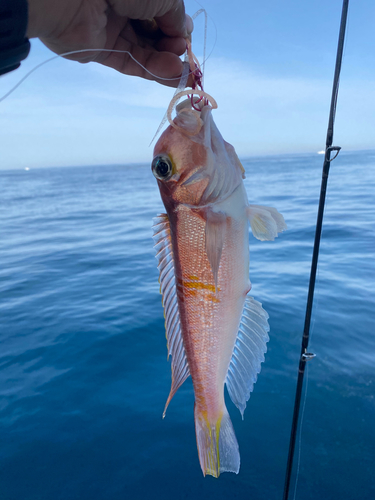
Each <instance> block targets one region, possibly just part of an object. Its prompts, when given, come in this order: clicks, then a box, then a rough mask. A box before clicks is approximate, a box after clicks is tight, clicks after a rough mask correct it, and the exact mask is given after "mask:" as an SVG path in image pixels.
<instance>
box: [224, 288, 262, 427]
mask: <svg viewBox="0 0 375 500" xmlns="http://www.w3.org/2000/svg"><path fill="white" fill-rule="evenodd" d="M268 332H269V326H268V314H267V313H266V311H265V310H264V309H263V307H262V304H261V303H260V302H258V301H256V300H255V299H253V297H250V296H247V297H246V300H245V305H244V309H243V313H242V317H241V321H240V327H239V330H238V335H237V339H236V343H235V344H234V348H233V353H232V359H231V361H230V364H229V368H228V372H227V376H226V379H225V383H226V385H227V389H228V393H229V396H230V398H231V400H232V401H233V403H234V404H235V405H236V406H237V408H238V409H239V410H240V412H241V415H242V418H243V413H244V411H245V408H246V402H247V401H248V399H249V398H250V393H251V392H252V390H253V388H254V384H255V382H256V380H257V376H258V373H259V372H260V368H261V364H262V363H263V361H264V354H265V353H266V351H267V342H268V340H269V337H268Z"/></svg>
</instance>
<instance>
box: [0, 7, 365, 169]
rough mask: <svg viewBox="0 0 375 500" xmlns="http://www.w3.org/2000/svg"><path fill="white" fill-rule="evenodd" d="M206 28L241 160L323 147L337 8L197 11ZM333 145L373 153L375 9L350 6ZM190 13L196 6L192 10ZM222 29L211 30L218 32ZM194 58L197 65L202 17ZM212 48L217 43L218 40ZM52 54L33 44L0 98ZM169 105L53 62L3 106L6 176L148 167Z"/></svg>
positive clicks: (221, 111)
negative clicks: (38, 170)
mask: <svg viewBox="0 0 375 500" xmlns="http://www.w3.org/2000/svg"><path fill="white" fill-rule="evenodd" d="M201 3H202V5H203V6H204V7H205V8H206V10H207V12H208V14H209V16H210V18H211V19H210V20H209V31H208V39H207V49H208V53H209V52H210V51H211V49H212V48H213V52H212V53H211V55H210V57H209V59H208V61H207V64H206V74H205V90H206V91H207V92H208V93H210V94H211V95H212V96H214V97H215V99H216V100H217V102H218V105H219V107H218V109H217V110H216V111H215V112H214V118H215V121H216V123H217V125H218V127H219V129H220V130H221V133H222V135H223V137H224V138H225V139H226V140H227V141H228V142H230V143H232V144H233V145H234V147H235V148H236V150H237V153H238V154H239V156H240V157H246V156H253V155H269V154H279V153H282V154H285V153H301V152H316V151H319V150H321V149H323V148H324V144H325V135H326V127H327V121H328V111H329V104H330V96H331V88H332V77H333V70H334V63H335V55H336V48H337V36H338V30H339V23H340V16H341V6H342V2H341V0H329V1H327V0H314V1H306V0H293V1H292V0H284V1H280V0H263V1H262V2H260V1H259V0H258V1H256V2H255V1H251V0H247V1H246V0H238V1H232V2H218V1H217V0H206V1H202V2H201ZM350 3H351V5H350V7H349V22H348V32H347V40H346V44H345V52H344V59H343V68H342V74H341V84H340V94H339V101H338V110H337V117H336V128H335V140H334V142H335V143H336V144H338V145H340V146H342V147H343V148H344V149H347V150H353V149H373V148H375V63H374V59H375V36H374V24H375V2H374V1H373V0H362V1H361V0H357V1H356V2H354V1H353V0H351V2H350ZM185 5H186V10H187V12H188V13H189V14H193V13H194V12H195V11H196V10H198V9H199V8H200V6H199V5H198V4H197V3H196V2H195V1H190V0H189V1H186V2H185ZM213 22H214V23H215V26H216V29H215V27H214V24H213ZM195 26H196V27H195V31H194V36H193V50H194V52H195V53H196V54H197V55H198V56H199V57H201V55H202V42H203V17H202V16H200V17H199V18H198V19H197V20H196V23H195ZM215 37H217V39H216V45H215V46H214V47H213V45H214V41H215ZM52 55H53V54H52V53H51V52H50V51H49V50H48V49H47V48H45V47H44V46H43V45H42V44H41V43H40V42H38V41H36V40H33V41H32V49H31V54H30V56H29V57H28V59H27V60H26V61H25V62H24V63H23V64H22V66H21V68H20V69H19V70H17V71H15V72H13V73H11V74H8V75H5V76H3V77H0V96H2V95H3V94H5V93H6V92H7V91H8V90H9V89H10V88H11V87H12V86H13V85H14V84H16V83H17V82H18V81H19V80H20V79H21V78H22V77H23V76H24V75H25V74H26V73H27V72H28V71H29V70H30V69H32V68H33V67H34V66H36V65H37V64H38V63H40V62H42V61H44V60H45V59H48V58H49V57H51V56H52ZM172 95H173V90H172V89H169V88H164V87H162V86H160V85H158V84H156V83H153V82H148V81H143V80H141V79H137V78H134V77H129V76H125V75H121V74H119V73H116V72H115V71H114V70H111V69H109V68H106V67H104V66H100V65H98V64H95V63H91V64H87V65H81V64H78V63H75V62H72V61H66V60H63V59H58V60H55V61H53V62H51V63H49V64H47V65H45V66H43V67H42V68H40V69H39V70H38V71H37V72H35V73H33V74H32V75H31V76H30V77H29V78H28V79H27V80H26V81H25V82H24V83H23V84H22V85H21V87H20V88H19V89H17V90H16V91H15V92H14V93H13V94H12V95H11V96H10V97H9V98H8V99H6V100H5V101H3V102H2V103H0V129H1V134H0V151H1V156H0V168H6V169H8V168H25V167H31V168H34V167H47V166H73V165H77V166H78V165H101V164H114V163H119V164H126V163H132V162H149V161H151V158H152V148H150V147H149V143H150V141H151V139H152V137H153V135H154V133H155V131H156V129H157V128H158V125H159V123H160V121H161V119H162V117H163V115H164V112H165V110H166V108H167V106H168V103H169V100H170V99H171V97H172Z"/></svg>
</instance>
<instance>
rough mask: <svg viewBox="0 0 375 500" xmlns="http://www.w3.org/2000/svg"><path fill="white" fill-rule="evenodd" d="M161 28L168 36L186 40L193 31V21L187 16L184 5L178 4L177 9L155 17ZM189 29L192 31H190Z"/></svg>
mask: <svg viewBox="0 0 375 500" xmlns="http://www.w3.org/2000/svg"><path fill="white" fill-rule="evenodd" d="M155 21H156V22H157V23H158V26H159V28H160V29H161V30H162V31H163V33H165V34H166V35H168V36H180V37H183V38H186V37H187V36H188V35H189V33H191V32H192V31H193V21H192V20H191V18H190V17H189V16H186V14H185V6H184V3H183V2H182V1H181V2H177V3H176V5H175V7H174V8H172V9H170V10H169V11H168V12H166V13H165V14H164V15H162V16H158V15H155ZM188 29H189V30H190V31H188Z"/></svg>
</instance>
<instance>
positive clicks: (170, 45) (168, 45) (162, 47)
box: [155, 37, 186, 56]
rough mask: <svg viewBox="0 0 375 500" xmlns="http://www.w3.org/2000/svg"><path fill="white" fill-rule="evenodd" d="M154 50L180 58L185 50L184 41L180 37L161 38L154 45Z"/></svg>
mask: <svg viewBox="0 0 375 500" xmlns="http://www.w3.org/2000/svg"><path fill="white" fill-rule="evenodd" d="M155 48H156V49H157V50H159V51H160V52H163V51H165V52H172V53H173V54H177V55H178V56H181V55H182V54H183V53H184V52H185V50H186V40H185V38H180V37H174V38H172V37H163V38H161V39H160V40H159V41H158V42H157V43H156V44H155Z"/></svg>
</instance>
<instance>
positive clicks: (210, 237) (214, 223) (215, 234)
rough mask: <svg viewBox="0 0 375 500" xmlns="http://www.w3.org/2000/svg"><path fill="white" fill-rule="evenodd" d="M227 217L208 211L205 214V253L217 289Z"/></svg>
mask: <svg viewBox="0 0 375 500" xmlns="http://www.w3.org/2000/svg"><path fill="white" fill-rule="evenodd" d="M226 220H227V216H226V215H225V214H223V213H222V212H213V211H212V210H208V211H207V213H206V253H207V258H208V261H209V263H210V266H211V269H212V274H213V276H214V280H215V288H216V289H217V277H218V273H219V265H220V259H221V253H222V251H223V245H224V238H225V229H226Z"/></svg>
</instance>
